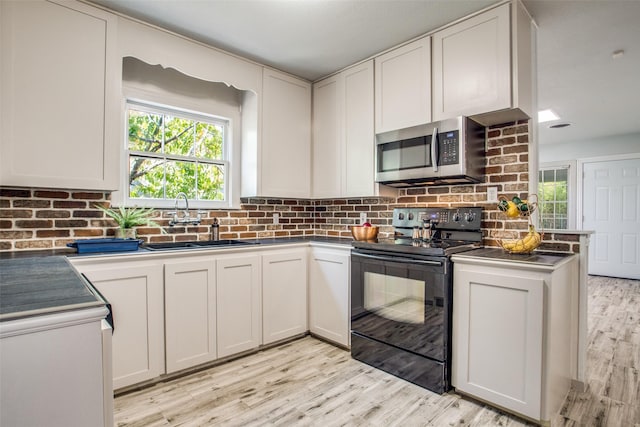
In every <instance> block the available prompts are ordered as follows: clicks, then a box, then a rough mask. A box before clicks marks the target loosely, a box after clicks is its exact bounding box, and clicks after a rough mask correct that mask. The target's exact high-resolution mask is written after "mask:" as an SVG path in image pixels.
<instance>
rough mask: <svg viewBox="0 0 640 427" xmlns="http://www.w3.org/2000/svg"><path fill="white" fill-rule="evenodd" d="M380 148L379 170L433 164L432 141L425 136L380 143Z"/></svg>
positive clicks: (412, 167) (393, 169)
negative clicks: (428, 140)
mask: <svg viewBox="0 0 640 427" xmlns="http://www.w3.org/2000/svg"><path fill="white" fill-rule="evenodd" d="M378 150H379V153H378V154H379V158H380V164H379V165H378V168H379V172H388V171H397V170H403V169H417V168H424V167H429V166H431V143H430V142H427V140H426V139H425V137H419V138H412V139H405V140H402V141H396V142H389V143H386V144H380V145H379V146H378Z"/></svg>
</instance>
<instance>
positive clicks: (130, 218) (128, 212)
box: [95, 205, 164, 239]
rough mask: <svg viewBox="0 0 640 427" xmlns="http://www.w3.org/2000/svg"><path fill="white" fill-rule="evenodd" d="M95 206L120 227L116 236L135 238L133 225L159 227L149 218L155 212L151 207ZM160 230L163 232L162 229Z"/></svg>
mask: <svg viewBox="0 0 640 427" xmlns="http://www.w3.org/2000/svg"><path fill="white" fill-rule="evenodd" d="M95 207H96V208H98V209H100V210H101V211H102V212H104V214H105V215H106V216H108V217H109V218H111V219H113V220H114V221H115V222H116V223H117V224H118V227H120V228H118V229H117V230H116V232H115V237H116V238H121V239H135V238H136V230H135V228H133V227H137V226H140V225H145V226H147V227H161V226H160V224H158V223H157V222H155V221H154V220H152V219H151V218H152V217H153V216H154V214H155V212H156V211H155V209H153V208H138V207H133V208H125V207H122V206H121V207H119V208H105V207H104V206H100V205H96V206H95ZM162 231H163V232H164V230H162Z"/></svg>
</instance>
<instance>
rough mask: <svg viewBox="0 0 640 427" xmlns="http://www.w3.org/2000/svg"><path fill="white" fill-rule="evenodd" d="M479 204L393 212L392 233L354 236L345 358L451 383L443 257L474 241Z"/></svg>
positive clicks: (448, 282)
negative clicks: (375, 236)
mask: <svg viewBox="0 0 640 427" xmlns="http://www.w3.org/2000/svg"><path fill="white" fill-rule="evenodd" d="M481 219H482V209H481V208H476V207H471V208H458V209H442V208H403V209H394V212H393V226H394V229H395V235H394V237H393V238H391V239H386V240H385V239H381V240H378V241H374V242H367V241H354V242H353V243H352V245H353V249H352V251H351V356H352V357H353V358H354V359H356V360H360V361H362V362H364V363H367V364H369V365H371V366H373V367H376V368H378V369H381V370H383V371H386V372H389V373H391V374H393V375H396V376H398V377H400V378H403V379H405V380H407V381H410V382H413V383H415V384H417V385H419V386H422V387H424V388H427V389H429V390H431V391H434V392H436V393H444V392H446V391H447V390H449V389H450V388H451V371H450V366H451V322H452V315H451V314H452V310H453V307H452V301H453V268H452V262H451V259H450V255H451V254H453V253H459V252H461V251H467V250H471V249H474V248H478V247H480V246H481V242H482V231H481V230H480V222H481Z"/></svg>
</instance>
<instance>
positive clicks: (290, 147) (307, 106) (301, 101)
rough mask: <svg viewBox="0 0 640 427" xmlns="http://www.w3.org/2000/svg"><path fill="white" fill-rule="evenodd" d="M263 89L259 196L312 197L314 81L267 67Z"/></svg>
mask: <svg viewBox="0 0 640 427" xmlns="http://www.w3.org/2000/svg"><path fill="white" fill-rule="evenodd" d="M263 92H264V99H263V102H262V116H263V117H262V148H261V150H260V152H261V159H262V161H261V168H262V173H261V174H260V175H261V177H262V180H261V194H260V195H263V196H275V197H303V198H304V197H309V194H310V192H311V175H310V172H309V169H310V166H311V84H310V83H308V82H306V81H304V80H300V79H295V78H293V77H290V76H288V75H286V74H283V73H279V72H277V71H273V70H269V69H266V68H265V70H264V81H263Z"/></svg>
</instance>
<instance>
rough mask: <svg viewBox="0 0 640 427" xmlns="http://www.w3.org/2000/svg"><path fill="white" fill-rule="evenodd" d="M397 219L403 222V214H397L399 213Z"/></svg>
mask: <svg viewBox="0 0 640 427" xmlns="http://www.w3.org/2000/svg"><path fill="white" fill-rule="evenodd" d="M398 219H399V220H400V221H404V214H403V213H402V212H399V213H398Z"/></svg>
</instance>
